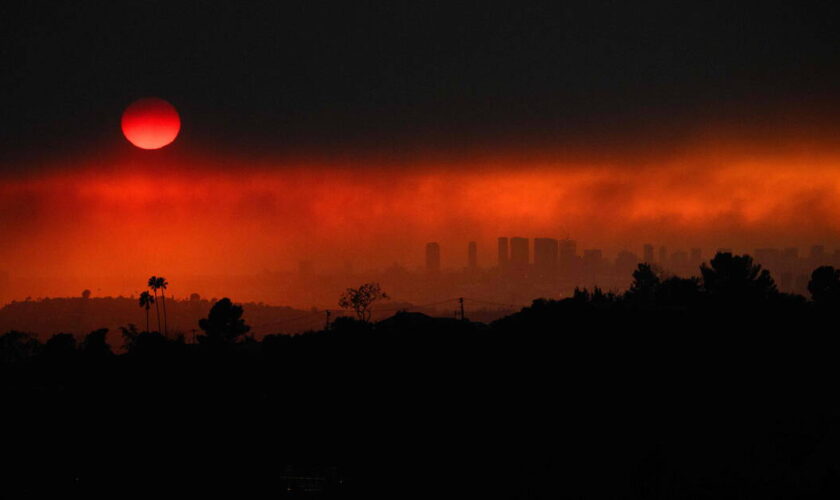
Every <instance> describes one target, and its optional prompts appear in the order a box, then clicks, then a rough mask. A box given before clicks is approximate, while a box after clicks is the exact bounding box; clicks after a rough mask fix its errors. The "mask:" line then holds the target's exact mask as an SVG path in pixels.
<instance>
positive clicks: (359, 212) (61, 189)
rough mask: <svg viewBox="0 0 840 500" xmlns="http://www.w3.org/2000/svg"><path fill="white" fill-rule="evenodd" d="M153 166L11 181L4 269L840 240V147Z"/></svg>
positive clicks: (3, 191)
mask: <svg viewBox="0 0 840 500" xmlns="http://www.w3.org/2000/svg"><path fill="white" fill-rule="evenodd" d="M164 163H165V162H164ZM229 164H230V161H228V163H226V165H229ZM144 167H147V166H145V165H138V164H131V165H128V164H126V165H125V166H120V164H119V162H118V161H117V162H115V166H114V167H113V168H110V169H107V170H102V169H95V168H84V167H80V168H76V169H72V170H70V169H61V170H53V171H42V172H35V173H32V174H31V175H25V176H19V177H15V178H9V179H7V180H5V181H4V182H2V183H0V204H2V209H3V210H2V214H3V215H2V216H0V225H2V228H3V230H4V234H5V235H6V242H5V243H3V244H2V245H0V258H2V261H1V262H2V263H3V264H2V268H1V269H0V270H5V271H7V272H9V273H11V274H14V275H19V276H30V275H37V276H53V275H62V276H77V277H84V276H90V277H96V276H100V277H101V276H123V277H126V281H127V282H134V281H137V279H139V278H137V279H135V278H134V276H138V277H142V276H145V275H148V274H152V273H158V274H164V275H166V276H167V277H168V278H170V282H173V283H176V282H177V279H178V276H186V275H214V274H216V275H218V274H242V273H244V274H247V273H260V272H263V271H276V270H291V269H295V268H296V265H297V262H298V261H299V260H303V259H306V260H312V261H313V262H314V263H315V264H316V266H317V268H319V269H338V268H340V267H341V266H342V264H343V263H344V262H347V261H349V262H352V263H353V265H354V268H355V269H366V268H373V267H377V268H383V267H387V266H388V265H391V264H392V263H394V262H399V263H402V264H403V265H405V266H407V267H409V268H413V267H414V266H417V265H420V264H421V262H422V249H423V244H424V243H425V242H427V241H439V242H440V243H441V246H442V250H443V260H444V264H445V265H446V266H448V267H451V268H459V267H460V266H463V265H464V263H465V261H466V250H465V248H466V243H467V242H468V241H471V240H474V241H477V242H479V248H480V251H479V255H480V260H481V264H482V265H485V266H490V265H493V264H494V252H493V248H494V247H493V245H494V244H495V238H496V237H497V236H504V235H506V236H514V235H517V236H526V237H542V236H548V237H557V238H562V237H565V236H570V237H572V238H574V239H576V240H578V242H579V247H578V248H579V250H580V249H583V248H602V249H604V250H605V252H606V254H607V255H614V254H615V252H617V251H619V250H622V249H630V250H632V251H635V252H636V253H640V248H641V245H642V244H643V243H646V242H652V243H654V244H657V245H658V244H664V245H667V246H669V248H673V249H677V248H682V249H687V248H689V247H693V246H699V247H703V248H705V249H707V250H711V249H714V248H717V247H722V246H726V247H733V248H737V249H742V251H752V249H754V248H756V247H762V246H791V245H792V246H806V245H810V244H813V243H821V244H825V245H827V246H828V247H829V248H831V246H832V245H837V246H840V217H838V216H840V155H837V154H833V153H824V154H807V155H803V154H795V153H791V154H787V155H785V156H780V155H778V154H773V155H757V154H736V153H733V154H730V155H726V154H722V153H721V152H720V151H719V150H716V151H715V152H714V154H711V153H707V152H706V151H705V150H703V149H698V150H696V151H692V152H690V153H688V154H681V155H679V156H675V157H674V158H671V159H663V160H657V161H656V162H655V164H654V162H650V164H647V165H642V166H640V164H639V162H636V163H632V164H631V163H629V162H628V164H622V163H619V162H590V163H586V162H585V161H581V160H574V161H563V160H561V159H557V158H551V157H549V156H546V157H543V158H534V159H532V160H528V161H517V160H511V159H507V158H505V157H502V156H500V157H498V158H497V159H495V160H492V161H487V160H486V159H480V160H476V161H474V162H461V163H458V164H457V165H451V164H445V163H443V162H440V163H437V164H428V165H411V166H410V167H404V168H399V166H389V165H378V166H371V167H360V168H356V167H349V166H335V165H330V166H318V165H314V164H306V165H303V164H294V165H293V164H284V165H254V166H243V167H241V168H237V169H231V168H229V167H225V168H222V167H217V166H214V164H213V163H212V162H202V161H195V162H194V163H193V164H191V165H183V164H179V165H167V164H161V161H160V160H159V159H155V162H154V166H152V165H151V164H150V165H148V168H144ZM91 279H94V278H91ZM138 282H139V281H138ZM109 290H110V289H109ZM132 291H134V290H131V289H129V290H124V289H115V290H110V293H114V294H116V293H131V292H132ZM190 291H192V290H190ZM185 292H188V291H185ZM66 293H68V294H73V295H75V294H77V293H78V291H77V290H75V289H72V290H68V291H67V292H66ZM25 295H30V293H24V295H23V296H25Z"/></svg>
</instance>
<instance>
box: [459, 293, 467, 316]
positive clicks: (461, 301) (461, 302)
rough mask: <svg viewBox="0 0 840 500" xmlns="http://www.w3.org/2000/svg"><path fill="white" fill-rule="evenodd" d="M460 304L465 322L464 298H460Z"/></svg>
mask: <svg viewBox="0 0 840 500" xmlns="http://www.w3.org/2000/svg"><path fill="white" fill-rule="evenodd" d="M458 303H459V304H461V321H464V320H465V319H466V318H464V297H458Z"/></svg>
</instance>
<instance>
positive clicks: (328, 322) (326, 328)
mask: <svg viewBox="0 0 840 500" xmlns="http://www.w3.org/2000/svg"><path fill="white" fill-rule="evenodd" d="M324 312H325V313H327V323H326V325H324V330H329V329H330V310H329V309H327V310H326V311H324Z"/></svg>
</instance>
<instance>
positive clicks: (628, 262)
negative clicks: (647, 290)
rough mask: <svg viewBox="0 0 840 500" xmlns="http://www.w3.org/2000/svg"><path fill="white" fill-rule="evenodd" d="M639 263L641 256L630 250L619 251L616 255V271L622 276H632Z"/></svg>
mask: <svg viewBox="0 0 840 500" xmlns="http://www.w3.org/2000/svg"><path fill="white" fill-rule="evenodd" d="M638 264H639V256H638V255H636V254H634V253H633V252H630V251H628V250H622V251H620V252H618V255H617V256H616V257H615V271H616V273H618V274H619V275H620V276H622V277H626V278H628V279H629V278H630V276H631V273H632V272H633V271H635V270H636V266H637V265H638Z"/></svg>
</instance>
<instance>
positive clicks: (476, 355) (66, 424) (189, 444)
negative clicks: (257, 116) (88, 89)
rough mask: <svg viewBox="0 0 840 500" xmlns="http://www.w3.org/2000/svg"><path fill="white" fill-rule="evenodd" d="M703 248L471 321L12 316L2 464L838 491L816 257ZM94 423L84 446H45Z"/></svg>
mask: <svg viewBox="0 0 840 500" xmlns="http://www.w3.org/2000/svg"><path fill="white" fill-rule="evenodd" d="M705 269H711V270H712V271H713V272H706V273H703V276H702V278H699V279H691V278H675V277H663V276H660V275H658V274H656V271H655V270H652V269H649V268H648V269H645V268H643V267H640V268H639V269H637V271H638V273H637V274H636V275H635V276H634V278H635V279H636V281H637V283H634V286H633V287H632V288H631V290H629V291H628V292H626V293H624V294H615V293H608V292H603V291H601V290H598V289H594V290H591V291H590V290H578V291H577V292H576V293H575V294H574V296H573V297H570V298H567V299H563V300H536V301H534V302H533V303H532V304H531V305H530V306H529V307H526V308H523V309H522V310H521V311H518V312H516V313H514V314H511V315H509V316H507V317H505V318H502V319H499V320H497V321H494V322H492V323H490V324H489V325H488V324H482V323H475V322H471V321H468V320H459V319H454V318H435V317H431V316H429V315H425V314H419V313H414V312H398V313H396V314H394V315H393V316H391V317H388V318H386V319H383V320H380V321H376V322H367V321H360V320H358V319H355V318H351V317H343V318H339V319H336V320H335V321H334V322H333V323H332V324H331V325H330V327H329V328H328V329H326V328H320V329H317V330H313V331H311V332H307V333H304V334H300V335H268V336H265V337H264V338H263V339H262V341H259V340H257V339H254V338H252V337H251V336H250V335H241V334H237V333H245V326H248V325H250V322H249V319H248V318H249V314H248V309H247V307H248V306H247V304H246V305H243V309H244V312H243V314H242V315H241V318H240V316H239V311H238V309H237V307H236V304H233V303H230V302H228V301H219V303H218V304H221V305H219V306H218V308H217V309H216V310H215V312H213V313H212V314H211V313H210V311H209V310H208V311H207V314H208V315H207V316H205V318H206V319H207V322H205V326H207V327H208V330H207V331H208V333H209V332H210V331H214V332H217V333H219V332H227V333H224V334H220V338H225V339H226V341H224V342H218V343H211V344H208V343H201V344H190V343H185V342H184V341H183V340H182V339H172V338H166V337H165V336H162V335H160V334H157V333H137V332H136V329H135V330H130V329H127V330H126V333H125V335H126V337H127V338H128V339H130V341H131V342H130V344H131V345H132V348H131V349H130V350H129V351H128V352H127V353H124V354H120V355H116V356H112V355H110V354H109V353H108V350H107V349H103V348H102V347H103V344H102V342H101V340H102V335H101V333H99V332H93V333H91V334H90V335H89V336H88V337H87V338H86V340H84V341H82V342H81V343H79V342H76V339H75V338H74V337H73V336H71V335H66V334H65V335H56V336H54V337H52V338H50V340H48V341H47V342H46V343H43V344H39V343H33V342H32V340H31V338H28V337H27V336H26V335H21V334H20V333H16V332H13V333H9V334H6V335H4V336H3V337H2V338H0V346H2V349H3V352H2V354H3V355H2V356H0V359H2V360H3V365H2V367H0V370H2V375H3V376H2V377H0V391H2V392H0V396H2V398H3V401H4V402H5V403H6V404H7V405H8V407H9V408H14V409H15V413H14V415H15V418H16V419H17V421H19V422H27V423H29V422H36V421H38V416H39V415H40V416H48V417H49V418H50V419H52V423H51V424H46V425H41V426H33V427H32V429H33V430H32V431H30V432H26V433H21V432H17V433H7V434H8V435H9V436H10V439H11V438H16V439H14V441H15V443H14V444H10V445H8V446H9V449H10V450H11V451H10V452H9V453H13V454H14V456H16V457H20V460H18V461H16V462H15V463H14V464H13V465H12V466H11V468H9V469H7V470H6V473H7V474H8V475H9V479H8V480H7V481H5V482H4V483H3V487H4V488H7V489H12V490H14V491H18V492H19V491H29V492H32V491H37V492H38V493H43V492H50V491H52V490H50V489H49V488H51V487H53V486H55V488H57V489H58V490H61V491H65V490H66V488H68V487H70V486H68V484H69V485H76V484H77V483H76V482H73V481H70V482H62V481H66V478H68V477H70V478H81V479H78V481H81V483H79V484H86V485H96V486H97V487H99V490H98V491H100V492H101V491H108V490H120V491H122V489H124V488H126V487H125V477H126V474H127V472H126V471H131V472H130V474H135V475H138V474H139V475H140V477H142V481H136V482H134V483H132V486H131V492H132V493H134V494H136V495H139V496H141V497H142V496H148V495H149V494H152V493H153V492H155V491H160V490H162V489H166V490H167V491H172V492H175V493H181V494H186V493H190V494H193V495H196V494H199V495H210V494H216V495H218V494H222V495H229V496H237V495H238V496H240V497H242V496H252V495H255V494H256V493H258V492H259V493H266V492H269V493H272V494H275V496H286V497H287V498H292V497H293V496H291V495H293V494H294V495H298V496H297V497H298V498H300V497H305V495H306V494H308V493H305V492H304V491H303V490H302V489H300V485H304V484H309V483H306V482H305V481H302V480H301V481H299V482H294V481H295V480H293V479H290V478H289V477H287V476H288V475H286V476H284V475H283V474H284V472H283V471H284V470H285V469H284V468H283V465H282V464H284V463H289V462H290V461H289V460H288V458H289V457H290V456H291V457H294V459H293V460H292V461H291V462H295V461H297V462H299V463H315V462H318V461H321V462H323V463H333V464H345V465H344V466H342V474H345V476H344V477H345V479H346V482H343V483H341V484H343V485H344V486H341V487H340V488H339V489H334V490H331V491H330V492H329V493H326V492H324V491H323V490H322V491H321V493H318V494H319V495H322V497H324V495H326V497H331V498H337V497H342V496H343V497H344V498H357V497H358V498H394V497H401V498H402V497H408V498H431V497H436V496H440V495H447V496H456V497H462V498H472V497H477V498H562V497H575V498H578V497H592V498H605V497H606V498H721V497H747V498H792V497H802V496H811V497H815V498H816V497H823V498H825V497H835V496H837V494H838V493H840V475H839V474H838V473H837V471H838V470H840V460H838V459H837V456H838V452H840V439H838V436H840V421H838V419H837V417H836V415H838V414H840V403H838V400H837V398H836V397H835V396H834V394H835V392H836V385H837V381H838V380H840V365H838V364H837V362H836V357H837V352H838V347H840V343H838V340H837V335H836V332H835V330H836V328H835V327H834V325H835V323H834V321H836V312H837V310H836V308H834V307H829V306H827V305H826V302H825V300H822V299H820V297H822V295H820V294H821V293H825V290H826V286H824V285H825V283H826V282H828V283H829V284H830V283H831V280H830V279H828V278H829V277H828V276H827V275H828V274H831V276H833V273H828V272H826V271H821V272H820V273H815V275H814V279H813V281H814V283H813V286H812V289H813V290H814V297H813V298H814V299H817V300H807V299H806V298H804V297H800V296H791V295H786V294H781V293H778V292H777V291H775V290H774V288H773V287H772V277H771V276H766V275H765V274H764V273H762V272H761V270H760V269H756V268H755V267H754V265H753V264H752V262H751V259H748V258H743V257H742V256H732V255H726V254H719V255H718V256H716V257H715V259H714V260H713V263H712V264H711V265H710V266H708V267H707V268H705ZM823 274H825V275H826V276H823ZM828 289H829V290H830V289H831V287H830V286H829V287H828ZM741 299H743V300H741ZM89 300H95V299H89ZM131 306H132V310H133V311H134V313H135V314H137V312H138V311H137V309H138V308H137V307H136V304H135V303H134V302H132V304H131ZM172 309H175V308H174V307H173V308H172ZM240 319H244V320H245V322H244V323H240V322H239V320H240ZM211 325H216V326H219V325H222V326H220V327H219V328H216V326H211ZM324 326H325V325H324ZM56 415H59V416H60V418H61V420H59V421H58V423H57V422H56V420H55V419H56ZM34 429H37V430H34ZM115 436H118V437H117V438H115ZM18 438H19V439H18ZM18 441H20V444H18ZM66 443H69V444H66ZM115 443H116V446H115V447H114V446H112V447H111V449H110V451H109V452H108V453H101V454H99V455H98V456H99V460H97V461H96V462H95V463H94V464H92V465H89V464H86V463H85V462H83V461H80V460H78V459H76V460H73V459H72V456H71V457H69V458H67V459H64V460H58V461H56V462H50V461H52V460H56V458H55V457H58V456H60V453H59V451H62V450H63V451H64V452H67V451H68V450H69V451H70V452H73V453H76V452H78V450H81V449H84V450H88V451H90V450H91V448H92V447H96V448H97V449H99V447H107V446H108V445H114V444H115ZM138 443H139V444H138ZM144 446H145V447H148V448H149V449H150V450H152V453H154V454H155V456H156V457H158V458H157V460H158V461H157V462H155V464H154V466H151V465H150V464H149V462H148V460H147V459H146V458H145V457H146V456H147V455H144V454H141V453H139V452H138V451H137V450H138V449H140V448H143V447H144ZM57 450H58V451H57ZM27 452H29V454H28V455H27ZM141 456H142V457H143V459H141V458H139V457H141ZM44 457H47V458H44ZM313 457H314V458H313ZM36 459H40V462H37V463H39V468H38V469H37V472H33V468H32V467H31V466H30V464H31V463H33V460H36ZM47 462H50V463H47ZM9 473H10V474H9ZM34 474H38V475H37V477H36V476H34ZM173 484H175V485H176V486H172V485H173ZM278 485H285V486H286V487H287V488H290V487H291V488H292V490H294V491H292V490H289V489H287V490H285V491H284V492H281V491H279V490H278ZM73 487H75V486H73ZM90 487H91V488H92V487H93V486H90ZM15 488H17V489H15ZM27 488H29V490H27ZM295 488H298V489H295ZM73 491H74V492H79V491H78V490H73ZM65 492H66V491H65Z"/></svg>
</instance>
